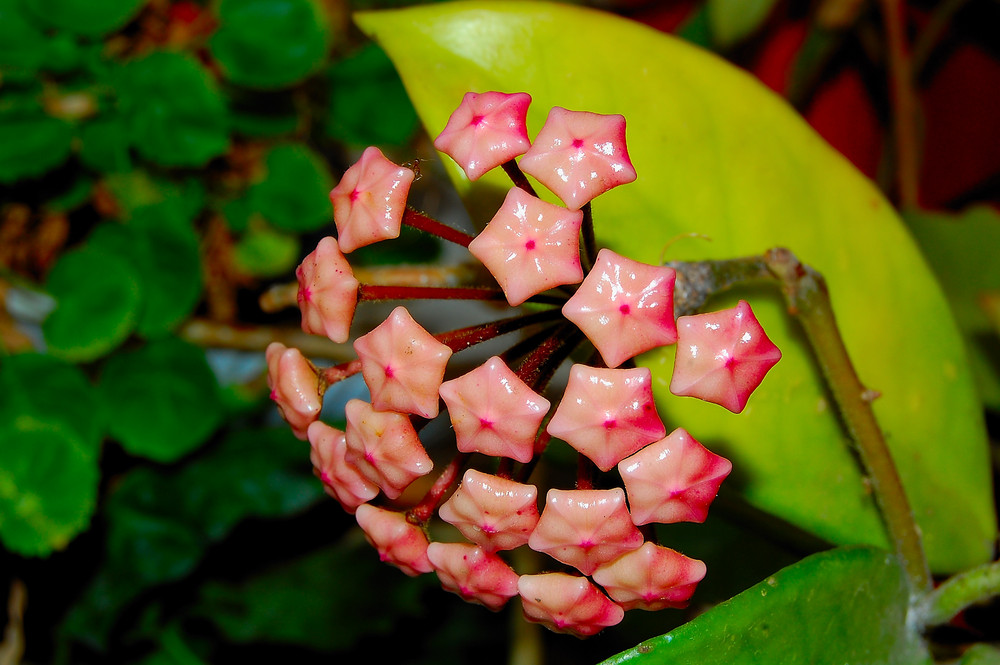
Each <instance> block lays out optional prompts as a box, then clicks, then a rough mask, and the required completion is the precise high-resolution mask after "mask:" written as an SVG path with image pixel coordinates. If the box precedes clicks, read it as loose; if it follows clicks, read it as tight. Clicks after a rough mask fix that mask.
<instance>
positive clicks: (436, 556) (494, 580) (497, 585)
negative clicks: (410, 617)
mask: <svg viewBox="0 0 1000 665" xmlns="http://www.w3.org/2000/svg"><path fill="white" fill-rule="evenodd" d="M427 558H428V559H430V562H431V564H433V566H434V570H435V571H437V575H438V579H439V580H441V586H443V587H444V588H445V589H447V590H448V591H451V592H452V593H457V594H458V595H459V596H461V597H462V598H463V599H464V600H466V601H468V602H470V603H478V604H480V605H483V606H484V607H487V608H489V609H491V610H493V611H494V612H496V611H498V610H499V609H500V608H502V607H503V606H504V605H506V604H507V601H508V600H510V599H511V598H513V597H514V596H516V595H517V573H515V572H514V570H513V569H512V568H511V567H510V566H508V565H507V564H506V563H505V562H504V560H503V559H501V558H500V557H498V556H497V555H496V554H493V553H492V552H487V551H485V550H483V548H481V547H479V546H478V545H472V544H470V543H431V544H430V545H429V546H428V547H427Z"/></svg>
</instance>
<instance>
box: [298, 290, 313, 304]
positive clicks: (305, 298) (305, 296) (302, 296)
mask: <svg viewBox="0 0 1000 665" xmlns="http://www.w3.org/2000/svg"><path fill="white" fill-rule="evenodd" d="M311 298H312V291H310V290H309V287H306V286H304V287H302V288H301V289H299V302H300V303H301V302H309V301H310V299H311Z"/></svg>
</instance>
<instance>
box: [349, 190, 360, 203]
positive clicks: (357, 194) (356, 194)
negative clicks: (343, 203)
mask: <svg viewBox="0 0 1000 665" xmlns="http://www.w3.org/2000/svg"><path fill="white" fill-rule="evenodd" d="M360 197H361V191H360V190H357V189H355V190H354V191H353V192H351V203H354V202H355V201H357V200H358V199H359V198H360Z"/></svg>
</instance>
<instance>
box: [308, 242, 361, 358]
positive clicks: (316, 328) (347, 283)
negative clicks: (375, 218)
mask: <svg viewBox="0 0 1000 665" xmlns="http://www.w3.org/2000/svg"><path fill="white" fill-rule="evenodd" d="M295 277H296V278H297V279H298V280H299V292H298V301H299V309H301V310H302V330H303V331H305V332H307V333H309V334H311V335H326V336H327V337H329V338H330V339H331V340H333V341H334V342H338V343H343V342H346V341H347V338H348V337H349V336H350V330H351V320H352V319H353V318H354V308H355V307H357V304H358V280H357V279H355V277H354V273H353V272H352V271H351V266H350V264H349V263H347V259H346V258H344V255H343V253H341V251H340V247H339V246H338V245H337V241H336V240H335V239H334V238H332V237H329V236H327V237H326V238H323V239H322V240H320V241H319V244H318V245H317V246H316V249H314V250H313V251H312V253H310V254H309V255H308V256H306V258H305V259H304V260H303V261H302V263H301V264H300V265H299V267H298V268H297V269H296V270H295Z"/></svg>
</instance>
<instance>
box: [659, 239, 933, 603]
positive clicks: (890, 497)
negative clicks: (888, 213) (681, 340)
mask: <svg viewBox="0 0 1000 665" xmlns="http://www.w3.org/2000/svg"><path fill="white" fill-rule="evenodd" d="M667 265H669V266H671V267H673V268H674V269H675V270H677V271H678V277H677V288H676V293H675V296H674V303H675V308H674V309H675V313H676V314H683V313H689V312H693V311H695V310H697V309H698V308H699V307H701V306H702V305H704V303H705V301H706V300H707V299H708V297H709V296H711V295H712V294H715V293H718V292H720V291H723V290H725V289H728V288H731V287H733V286H735V285H737V284H741V283H746V282H757V281H774V280H777V281H778V283H779V284H780V285H781V286H782V291H783V294H784V296H785V300H786V302H787V304H788V310H789V312H790V313H792V314H794V315H795V316H796V317H798V319H799V322H800V323H801V324H802V327H803V329H804V331H805V333H806V336H807V338H808V339H809V343H810V345H811V346H812V349H813V353H814V354H815V356H816V360H817V361H818V362H819V365H820V369H821V370H822V372H823V376H824V378H825V379H826V382H827V384H828V386H829V388H830V391H831V393H832V394H833V398H834V401H836V403H837V407H838V409H839V411H840V415H841V417H842V419H843V421H844V423H845V425H846V426H847V429H848V432H849V434H850V436H851V438H852V439H853V440H854V442H855V445H856V447H857V450H858V455H859V457H860V459H861V463H862V464H863V465H864V468H865V472H866V473H867V475H868V477H869V478H870V479H871V483H872V490H873V492H874V495H875V501H876V503H877V504H878V507H879V510H880V512H881V514H882V519H883V520H884V521H885V525H886V530H887V531H888V532H889V538H890V540H891V541H892V543H893V545H894V547H895V550H896V554H897V556H898V557H899V559H900V561H901V562H902V564H903V568H904V570H905V571H906V575H907V578H908V580H909V582H910V585H911V588H912V590H913V591H914V592H915V593H920V592H927V591H930V589H931V586H932V584H931V577H930V571H929V569H928V566H927V558H926V555H925V553H924V548H923V544H922V543H921V538H920V530H919V528H918V527H917V524H916V521H915V520H914V517H913V511H912V510H911V508H910V503H909V500H908V499H907V497H906V492H905V490H904V489H903V484H902V481H901V480H900V478H899V473H898V472H897V470H896V465H895V463H894V462H893V459H892V454H891V453H890V451H889V447H888V446H887V445H886V442H885V437H884V436H883V434H882V430H881V428H880V427H879V425H878V422H877V421H876V419H875V413H874V412H873V411H872V408H871V402H872V400H873V399H874V397H875V396H877V393H874V392H873V391H871V390H868V389H867V388H865V386H864V385H863V384H862V383H861V379H859V378H858V375H857V372H856V371H855V369H854V365H853V364H852V363H851V359H850V356H849V355H848V353H847V348H846V347H845V346H844V340H843V338H841V336H840V330H839V329H838V327H837V322H836V319H835V317H834V314H833V308H832V306H831V304H830V295H829V291H828V290H827V286H826V281H825V280H824V279H823V277H822V275H820V274H819V273H818V272H816V271H815V270H813V269H812V268H810V267H809V266H805V265H803V264H802V263H800V262H799V260H798V259H797V258H795V256H794V255H793V254H792V253H791V252H790V251H788V250H787V249H780V248H779V249H772V250H770V251H768V252H767V253H766V254H765V255H764V256H753V257H747V258H743V259H734V260H729V261H703V262H698V263H680V262H675V263H669V264H667Z"/></svg>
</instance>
